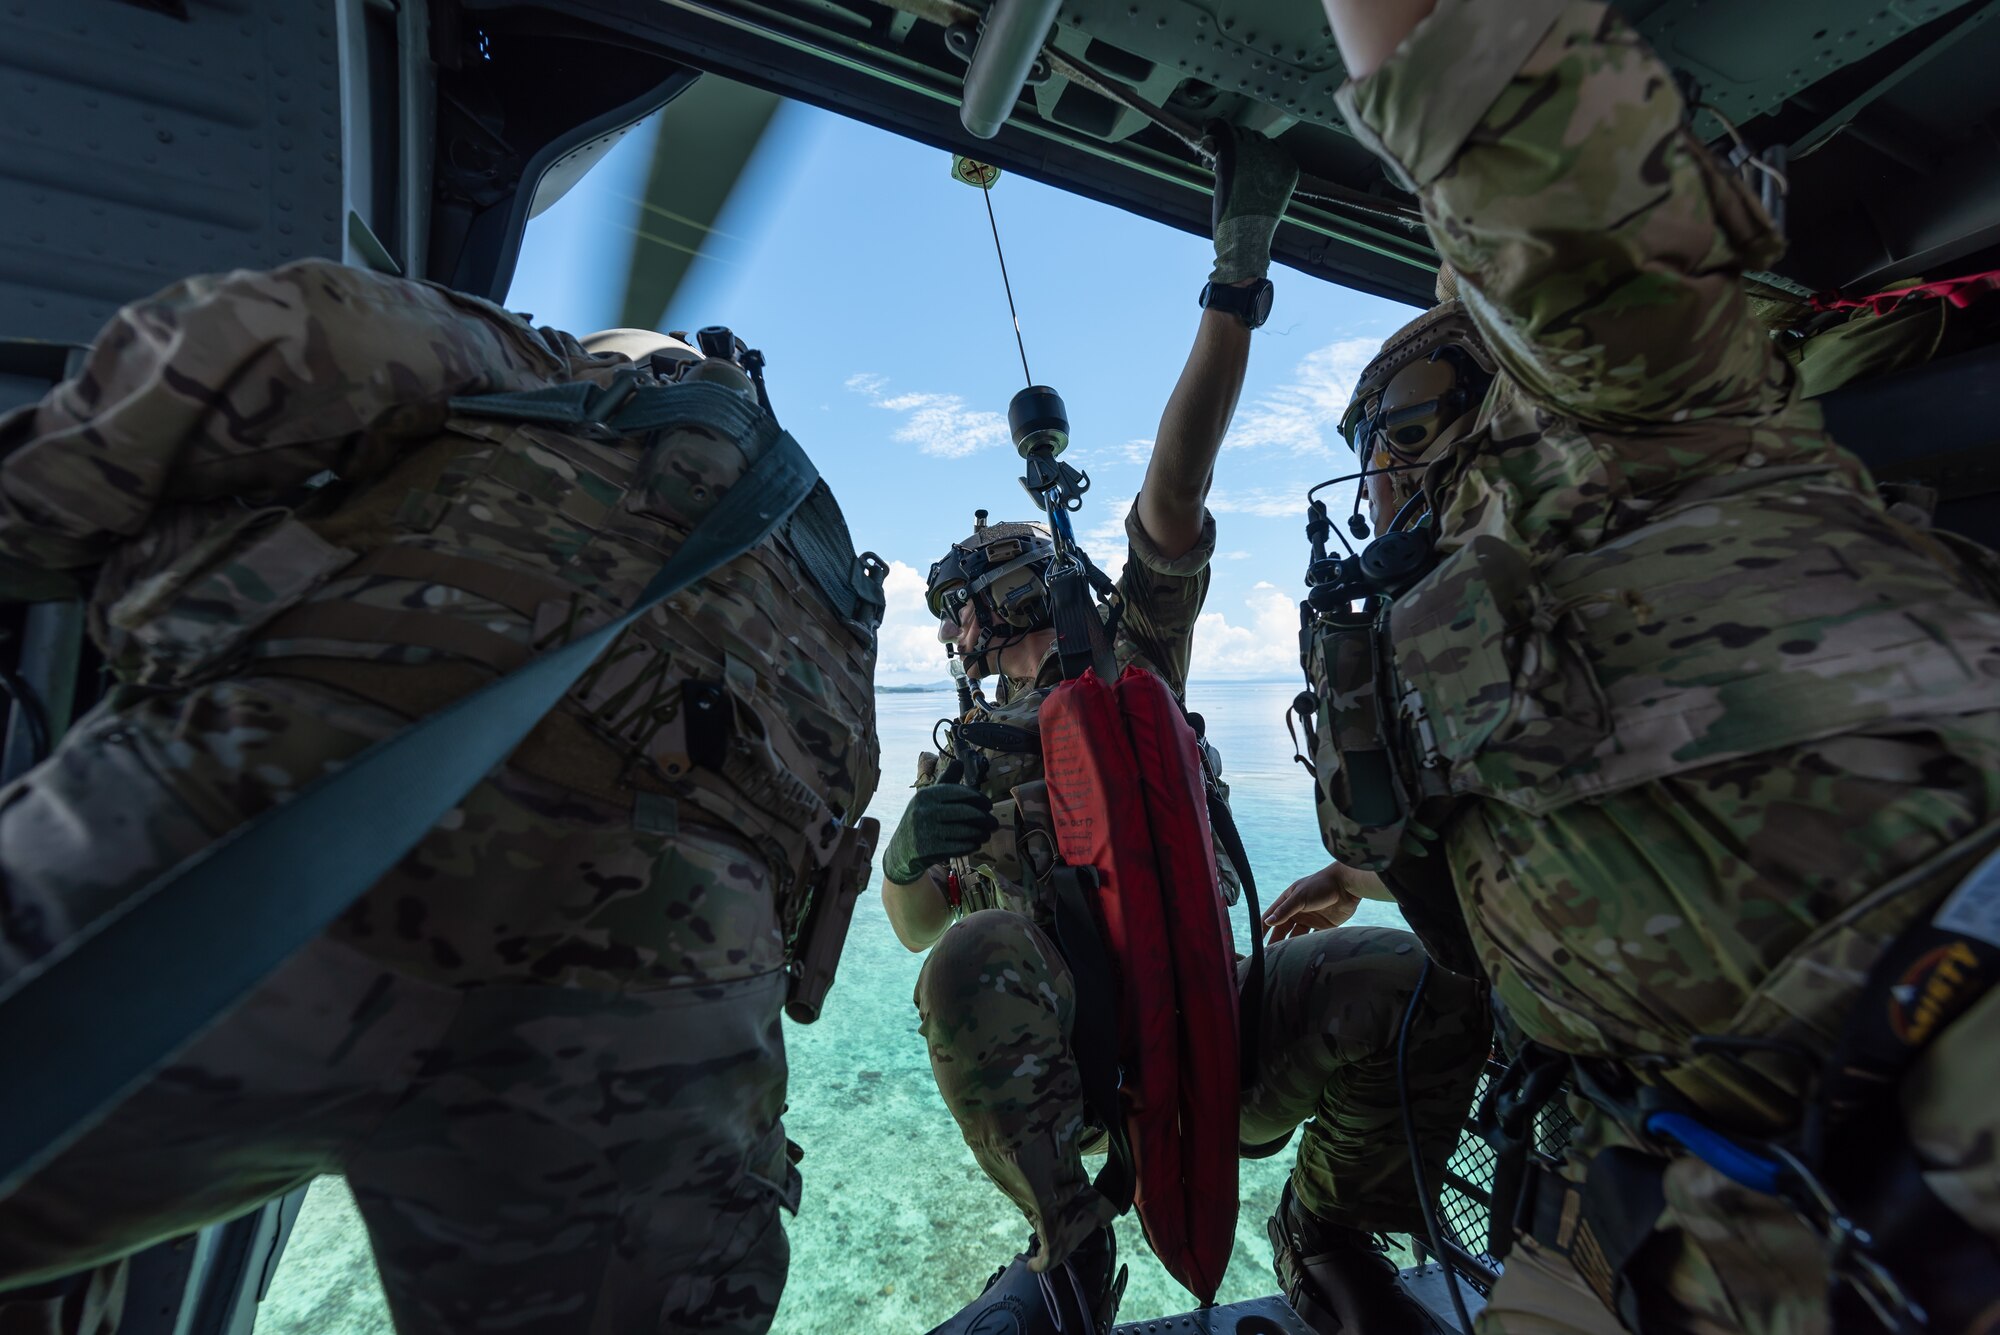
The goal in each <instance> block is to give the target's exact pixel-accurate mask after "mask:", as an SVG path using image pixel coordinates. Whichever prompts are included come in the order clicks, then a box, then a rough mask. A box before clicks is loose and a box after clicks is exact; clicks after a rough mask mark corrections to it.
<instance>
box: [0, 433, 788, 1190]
mask: <svg viewBox="0 0 2000 1335" xmlns="http://www.w3.org/2000/svg"><path fill="white" fill-rule="evenodd" d="M818 478H819V474H818V471H817V470H816V469H815V468H814V467H813V464H812V461H811V460H810V459H808V458H807V457H806V455H805V451H804V450H802V449H800V448H799V445H798V442H796V441H794V440H793V439H792V437H791V436H790V435H787V434H783V433H779V434H777V435H776V437H775V439H773V440H772V442H771V444H770V445H769V447H768V448H767V449H766V450H765V451H764V453H763V454H762V455H761V456H759V458H758V459H757V460H756V462H755V463H753V464H752V465H751V466H750V468H749V469H748V470H747V471H746V472H745V473H744V474H743V475H742V477H741V478H739V479H738V480H737V482H736V484H735V485H734V486H731V487H730V488H729V490H728V491H727V492H725V493H724V494H723V496H722V498H721V499H720V500H719V501H717V502H716V504H715V508H714V509H713V510H711V511H710V512H709V513H708V515H707V516H706V517H705V518H704V519H703V520H702V522H701V523H700V524H699V525H698V526H697V527H696V528H695V529H694V531H693V532H691V533H690V534H689V535H688V538H687V541H686V542H685V543H683V544H682V545H681V548H680V550H679V551H677V552H675V553H674V555H673V556H672V557H671V558H670V559H669V560H668V561H667V563H666V564H665V565H663V566H661V567H660V569H659V572H658V573H657V574H655V575H654V576H653V578H652V580H651V582H650V583H648V584H647V585H646V589H645V591H644V592H643V593H642V594H640V596H639V599H638V601H637V602H636V603H634V604H633V606H632V608H631V610H630V611H628V612H626V613H625V614H624V615H623V616H621V617H619V618H618V619H617V620H615V621H612V622H610V623H609V624H607V625H605V626H603V627H601V628H599V629H598V630H595V631H593V632H591V633H590V634H588V635H586V636H584V637H582V638H581V639H577V640H573V641H571V642H570V643H568V644H565V645H563V646H562V647H560V648H557V649H554V650H551V651H550V652H548V653H546V654H543V655H542V656H541V657H539V658H536V659H535V660H533V661H532V662H530V663H528V664H527V665H525V666H523V667H521V668H519V669H517V670H515V671H514V672H512V673H510V674H509V675H508V676H506V677H503V678H501V679H500V680H499V681H496V682H493V683H492V684H491V685H488V686H486V687H485V688H484V689H482V690H480V691H478V692H476V693H474V694H472V695H469V696H466V697H465V698H463V699H461V700H459V701H457V702H456V703H454V704H452V705H450V706H447V707H446V708H444V709H441V710H439V711H438V712H437V713H435V714H431V715H429V716H427V717H425V718H422V719H420V720H418V721H417V722H415V723H413V724H411V725H410V726H409V727H408V728H405V729H404V730H403V731H402V732H400V733H397V734H396V735H395V736H394V737H391V738H389V739H388V740H386V741H383V742H381V743H379V744H378V745H376V746H374V747H371V748H370V749H369V750H367V751H365V752H363V753H362V754H361V755H360V756H359V757H357V758H356V759H354V760H353V761H351V762H349V763H348V764H346V765H344V766H342V767H341V768H340V769H338V770H336V771H334V772H332V773H329V774H327V775H325V776H324V777H322V778H321V779H319V780H318V781H317V782H315V783H314V784H312V785H311V786H310V787H308V788H307V789H306V790H305V791H304V792H302V793H300V794H299V795H298V796H297V797H295V798H293V799H292V800H291V801H289V802H286V803H285V804H283V805H282V806H279V807H277V808H275V809H273V810H271V811H268V812H266V813H264V814H263V815H262V816H260V817H258V818H257V819H255V820H253V821H250V822H248V823H247V824H244V825H241V826H239V827H237V828H236V829H235V830H233V831H231V832H230V833H229V834H227V835H225V836H223V837H222V838H221V839H219V840H217V841H216V842H215V843H213V844H211V845H209V846H208V847H207V848H205V849H203V850H202V851H201V852H199V853H197V854H195V855H194V856H193V857H191V858H189V859H188V860H187V861H185V862H183V863H182V864H181V865H180V866H178V867H175V868H174V869H173V870H172V871H169V872H167V873H166V874H165V875H163V876H161V877H159V878H158V879H156V880H155V881H153V883H152V884H150V885H148V886H147V887H146V888H145V889H144V890H142V891H140V892H139V893H137V894H135V895H134V896H133V897H132V898H131V899H130V900H128V901H126V902H125V903H124V904H122V905H121V906H119V908H118V909H116V910H115V911H113V912H112V913H110V914H107V915H106V916H105V917H104V918H102V919H100V920H98V921H97V922H94V923H92V924H91V925H90V926H89V927H88V928H86V929H85V930H84V931H82V932H80V933H78V934H77V935H76V936H74V937H72V938H70V939H69V940H67V941H65V942H63V943H62V945H61V946H59V947H58V948H57V949H56V950H55V951H54V952H52V953H51V954H50V955H49V956H48V957H47V958H46V959H44V960H41V961H39V962H38V963H37V965H36V966H35V967H33V968H31V969H29V970H27V971H25V972H23V973H22V974H21V975H19V976H17V977H16V978H14V979H12V980H10V981H9V983H8V984H7V985H6V986H5V987H4V988H0V1196H5V1195H7V1194H8V1193H9V1192H11V1191H12V1190H13V1189H14V1188H15V1187H17V1186H18V1185H19V1184H20V1183H21V1182H22V1181H23V1180H24V1179H25V1178H26V1177H27V1176H28V1175H29V1174H30V1173H32V1172H33V1171H35V1169H37V1168H38V1167H40V1166H41V1165H42V1164H44V1163H46V1162H47V1161H48V1160H49V1159H50V1158H52V1157H53V1156H54V1155H55V1154H56V1153H57V1152H59V1151H60V1150H62V1149H63V1148H64V1147H65V1146H67V1145H68V1144H69V1143H70V1142H72V1141H73V1140H75V1139H76V1138H77V1137H78V1136H80V1135H81V1134H82V1133H83V1132H84V1131H86V1130H88V1129H89V1127H90V1126H91V1125H92V1124H93V1123H94V1122H95V1121H96V1120H97V1119H98V1118H99V1117H101V1116H102V1115H103V1114H104V1113H105V1112H107V1111H109V1110H110V1108H111V1107H113V1106H114V1105H115V1104H116V1103H117V1102H118V1101H119V1100H120V1099H121V1098H123V1097H124V1096H125V1095H127V1094H129V1093H130V1092H131V1091H132V1090H133V1089H135V1088H136V1087H137V1086H138V1085H139V1084H140V1083H142V1082H143V1081H144V1080H145V1079H146V1078H147V1076H148V1075H149V1074H150V1073H151V1072H152V1071H153V1070H154V1069H156V1068H157V1067H158V1066H160V1065H161V1064H162V1063H163V1062H165V1061H167V1060H169V1059H170V1058H171V1057H172V1056H173V1055H174V1054H175V1053H177V1052H179V1051H180V1050H181V1049H182V1048H184V1047H186V1046H187V1045H188V1044H189V1043H191V1042H192V1041H193V1040H194V1039H195V1038H197V1037H198V1036H199V1035H200V1034H201V1033H202V1032H203V1031H204V1030H206V1029H207V1028H208V1027H209V1026H211V1025H212V1024H214V1023H215V1022H216V1021H217V1020H218V1019H219V1018H221V1017H222V1015H223V1014H224V1013H226V1012H227V1011H228V1010H229V1009H230V1007H232V1006H234V1005H235V1004H236V1003H238V1002H240V1001H241V1000H243V998H244V997H246V996H248V995H249V994H250V993H251V991H252V990H253V989H255V988H256V987H257V985H258V984H259V983H261V982H263V981H264V979H265V978H267V977H268V976H269V975H270V974H271V973H272V972H273V971H274V970H276V969H277V968H278V966H279V965H281V964H283V963H284V962H285V960H286V959H288V958H289V957H290V956H291V955H292V954H293V953H294V952H296V951H297V950H299V949H300V948H301V947H302V946H304V945H306V943H308V942H309V941H311V940H312V939H313V938H314V937H315V936H317V935H318V934H319V933H320V932H321V931H322V930H323V929H324V928H325V927H326V926H327V924H328V923H330V922H332V921H333V920H334V919H335V918H336V917H338V916H339V915H340V914H341V912H343V911H344V910H345V909H346V908H347V907H348V905H349V904H350V903H352V902H353V901H354V899H355V898H356V897H357V896H359V895H360V894H361V893H362V892H363V891H364V890H366V889H367V888H368V887H369V886H371V885H373V884H374V883H375V882H376V881H377V880H379V879H380V878H381V877H382V876H383V874H384V873H386V872H387V871H388V870H389V869H390V868H391V867H393V866H394V865H395V864H396V862H397V861H398V860H400V859H401V858H402V857H403V855H404V854H405V853H407V852H408V851H409V850H410V849H411V848H413V847H415V846H416V844H417V843H418V841H419V840H421V839H422V838H423V837H424V835H425V834H426V833H428V832H429V831H430V829H431V827H432V826H434V825H435V824H437V822H438V821H439V820H441V819H442V818H443V817H444V816H445V814H446V813H447V812H449V811H450V810H451V808H452V807H453V806H454V805H456V804H457V802H458V801H459V799H460V798H462V797H463V796H464V795H465V794H466V793H467V792H469V791H471V789H472V788H473V787H475V786H476V785H477V784H478V783H479V781H480V780H481V779H483V778H484V777H485V776H486V775H487V774H488V773H489V772H490V771H491V770H492V769H493V768H494V767H495V766H497V765H499V764H500V763H501V762H502V761H503V760H505V759H506V758H507V756H508V755H509V754H510V753H511V752H512V751H513V750H514V748H515V747H516V746H518V745H519V744H520V742H521V740H522V739H523V738H525V737H526V736H527V735H528V733H529V732H530V731H531V730H533V728H534V727H535V725H536V724H537V723H538V722H540V720H541V718H542V716H543V715H544V714H546V713H548V711H549V710H550V709H552V708H554V707H555V705H556V703H557V702H558V701H559V700H561V699H562V697H563V695H564V693H565V692H567V691H568V690H569V688H570V686H571V684H572V683H574V682H575V681H576V679H577V678H578V677H580V676H581V675H583V673H584V671H585V670H586V669H587V668H589V666H590V665H591V663H592V661H593V660H595V659H596V658H597V656H598V655H599V654H600V653H601V652H603V650H604V649H605V648H606V646H608V645H609V644H610V643H611V642H612V641H613V640H615V639H617V638H618V636H619V635H620V634H621V633H622V632H623V631H624V630H625V629H626V628H627V627H628V626H630V625H631V624H632V623H633V622H634V621H636V620H638V619H639V618H640V617H641V616H643V615H645V614H646V613H647V612H649V611H651V610H652V609H653V608H654V607H657V606H658V605H659V604H660V603H662V602H664V601H665V600H666V599H667V598H670V597H672V596H673V595H674V594H675V593H677V592H679V591H680V590H682V589H685V588H687V587H688V586H689V585H690V584H693V583H695V582H696V581H697V580H700V579H702V578H703V577H704V576H706V575H708V574H710V573H712V572H713V571H715V570H717V569H718V568H720V567H721V566H723V565H726V564H727V563H728V562H730V561H732V560H734V559H736V558H737V557H739V556H741V555H743V554H744V553H745V552H747V551H749V550H750V549H751V548H753V547H755V546H757V544H759V543H760V542H762V541H763V540H764V539H765V538H766V537H767V536H769V535H770V534H771V533H772V532H773V531H774V530H776V529H777V527H778V526H779V525H780V524H782V523H783V522H784V521H785V519H786V517H787V516H789V515H790V514H791V513H792V512H793V511H794V510H796V509H798V507H799V506H800V505H801V504H802V503H803V502H804V501H805V499H806V498H807V496H808V495H809V494H811V492H812V490H813V487H814V484H815V483H816V482H817V481H818Z"/></svg>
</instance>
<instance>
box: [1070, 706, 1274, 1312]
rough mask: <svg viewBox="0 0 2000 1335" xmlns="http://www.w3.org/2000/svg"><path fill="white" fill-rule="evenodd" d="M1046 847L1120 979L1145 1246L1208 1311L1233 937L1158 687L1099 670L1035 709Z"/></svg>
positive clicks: (1122, 1044) (1220, 1213)
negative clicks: (1079, 870) (1060, 864)
mask: <svg viewBox="0 0 2000 1335" xmlns="http://www.w3.org/2000/svg"><path fill="white" fill-rule="evenodd" d="M1041 736H1042V755H1043V764H1044V772H1045V776H1046V778H1047V780H1048V792H1049V807H1050V812H1051V815H1052V817H1053V820H1054V823H1055V830H1056V845H1057V849H1058V851H1059V852H1060V853H1061V854H1062V858H1063V861H1064V862H1067V863H1069V864H1070V865H1071V866H1089V867H1092V868H1094V869H1095V870H1096V872H1097V875H1098V880H1099V890H1098V895H1097V909H1098V915H1099V920H1100V924H1101V925H1102V927H1103V929H1104V937H1105V944H1106V946H1107V948H1108V949H1109V951H1110V954H1111V957H1112V961H1113V964H1114V967H1115V968H1116V969H1117V971H1118V975H1119V976H1118V980H1117V982H1118V987H1119V1054H1120V1064H1121V1066H1122V1067H1123V1075H1124V1083H1123V1084H1122V1086H1121V1088H1120V1093H1121V1095H1122V1097H1123V1103H1124V1112H1125V1130H1126V1135H1127V1138H1128V1139H1129V1141H1130V1143H1131V1149H1132V1161H1133V1170H1134V1175H1135V1176H1136V1179H1137V1182H1136V1186H1135V1191H1134V1203H1135V1205H1136V1206H1137V1208H1138V1212H1139V1222H1140V1224H1141V1225H1142V1226H1143V1228H1144V1229H1145V1232H1146V1241H1147V1242H1148V1243H1149V1244H1151V1246H1152V1248H1153V1251H1154V1253H1155V1254H1156V1255H1157V1256H1158V1257H1159V1258H1160V1262H1161V1264H1163V1265H1164V1266H1166V1268H1167V1270H1168V1272H1169V1273H1170V1274H1172V1275H1173V1276H1174V1278H1175V1279H1177V1280H1179V1281H1180V1282H1181V1284H1183V1285H1184V1286H1186V1288H1187V1289H1188V1291H1189V1292H1191V1293H1193V1294H1194V1295H1195V1297H1196V1298H1197V1299H1199V1300H1200V1301H1201V1302H1203V1303H1207V1302H1210V1301H1212V1300H1213V1298H1214V1297H1215V1293H1216V1290H1217V1289H1218V1288H1220V1287H1221V1284H1222V1276H1223V1272H1224V1270H1225V1269H1226V1268H1227V1267H1228V1264H1229V1253H1230V1249H1231V1246H1232V1244H1233V1242H1234V1240H1235V1235H1236V1206H1237V1176H1236V1172H1237V1120H1238V1106H1239V1093H1240V1091H1239V1083H1238V1055H1239V1051H1238V1042H1239V1040H1238V1033H1237V1010H1236V1007H1237V999H1236V964H1235V943H1234V940H1233V938H1232V936H1231V933H1230V928H1229V919H1228V911H1227V908H1226V906H1225V905H1224V903H1223V900H1222V894H1221V889H1220V881H1219V878H1218V876H1217V872H1216V865H1215V851H1214V843H1213V840H1212V837H1211V835H1210V831H1209V822H1208V808H1207V804H1206V790H1205V786H1204V782H1203V776H1202V768H1201V757H1200V753H1199V751H1198V749H1197V747H1196V744H1195V737H1194V732H1193V730H1192V729H1190V728H1189V727H1188V725H1187V722H1186V720H1185V719H1184V718H1183V717H1182V715H1181V710H1180V706H1179V705H1178V704H1177V703H1176V702H1175V700H1174V697H1173V694H1172V693H1171V692H1170V691H1169V690H1168V689H1167V687H1166V684H1165V683H1164V682H1162V681H1161V680H1160V679H1159V678H1158V677H1156V676H1154V675H1153V674H1152V673H1150V672H1146V671H1143V670H1141V669H1138V668H1129V667H1128V668H1127V669H1125V671H1124V673H1123V674H1122V675H1121V676H1120V677H1119V680H1118V685H1117V687H1116V688H1115V689H1114V688H1112V687H1110V686H1107V685H1106V684H1105V683H1104V682H1103V681H1102V680H1101V679H1099V677H1098V676H1097V674H1096V673H1095V672H1085V673H1084V674H1083V675H1082V676H1081V677H1079V678H1077V679H1075V680H1072V681H1066V682H1063V683H1062V684H1061V685H1059V686H1057V687H1056V688H1055V689H1054V690H1052V691H1050V692H1049V695H1048V698H1047V699H1046V700H1044V701H1043V702H1042V706H1041Z"/></svg>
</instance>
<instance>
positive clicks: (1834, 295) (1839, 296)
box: [1812, 269, 2000, 315]
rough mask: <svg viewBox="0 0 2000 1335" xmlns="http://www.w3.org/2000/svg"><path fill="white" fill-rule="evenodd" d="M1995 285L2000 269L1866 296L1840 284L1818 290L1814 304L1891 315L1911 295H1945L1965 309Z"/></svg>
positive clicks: (1999, 283) (1999, 282) (1819, 308)
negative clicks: (1842, 288)
mask: <svg viewBox="0 0 2000 1335" xmlns="http://www.w3.org/2000/svg"><path fill="white" fill-rule="evenodd" d="M1995 289H2000V269H1989V270H1987V271H1986V272H1985V273H1975V274H1966V275H1965V276H1963V277H1961V278H1940V279H1938V280H1937V281H1936V282H1935V283H1917V284H1915V285H1914V286H1911V287H1899V288H1897V289H1895V290H1894V291H1891V292H1873V293H1870V294H1869V295H1867V296H1865V297H1850V296H1847V295H1845V294H1844V293H1842V292H1841V291H1840V290H1839V289H1838V288H1836V289H1835V290H1833V291H1831V292H1819V293H1815V294H1814V296H1813V299H1812V308H1813V309H1814V310H1816V311H1852V310H1864V309H1865V310H1868V311H1871V312H1873V313H1874V314H1876V315H1887V314H1888V313H1889V312H1890V311H1893V310H1895V309H1896V307H1898V306H1900V305H1902V304H1903V301H1904V299H1905V298H1907V297H1942V298H1943V299H1944V300H1946V301H1948V302H1950V303H1951V304H1952V305H1954V306H1956V307H1958V308H1959V309H1961V310H1963V309H1964V308H1965V307H1967V306H1970V305H1971V304H1972V303H1973V300H1974V299H1975V298H1977V297H1980V296H1983V295H1984V294H1986V293H1988V292H1991V291H1994V290H1995Z"/></svg>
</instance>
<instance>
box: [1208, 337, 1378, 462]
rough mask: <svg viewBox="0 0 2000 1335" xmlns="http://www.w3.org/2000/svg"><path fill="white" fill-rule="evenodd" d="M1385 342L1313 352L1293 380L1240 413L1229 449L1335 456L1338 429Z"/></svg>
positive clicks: (1343, 343)
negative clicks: (1363, 372)
mask: <svg viewBox="0 0 2000 1335" xmlns="http://www.w3.org/2000/svg"><path fill="white" fill-rule="evenodd" d="M1381 346H1382V343H1381V340H1379V339H1373V338H1343V339H1341V340H1340V341H1339V342H1337V343H1329V344H1328V345H1327V346H1325V347H1323V348H1320V349H1318V350H1317V351H1314V352H1309V353H1307V354H1306V355H1305V357H1303V358H1302V359H1300V361H1299V364H1298V366H1296V367H1295V368H1293V371H1292V378H1291V379H1290V380H1288V381H1287V382H1286V383H1284V384H1282V385H1279V386H1278V387H1277V388H1275V389H1273V390H1271V391H1270V393H1268V394H1266V395H1264V396H1263V397H1262V398H1260V399H1258V400H1257V402H1255V403H1253V404H1251V405H1250V407H1249V408H1248V409H1247V410H1245V411H1243V412H1241V413H1239V414H1238V415H1237V418H1236V422H1235V425H1234V426H1232V427H1231V428H1230V431H1229V438H1228V439H1227V440H1226V441H1224V442H1223V443H1224V445H1225V446H1226V447H1227V448H1229V449H1257V448H1265V447H1269V448H1274V449H1281V450H1285V451H1288V452H1289V453H1292V454H1331V453H1333V452H1334V450H1335V448H1336V447H1338V448H1340V449H1342V450H1345V448H1346V446H1345V444H1344V443H1342V442H1340V440H1339V436H1338V434H1337V429H1338V427H1339V425H1340V418H1341V414H1342V413H1344V412H1346V411H1347V401H1348V400H1349V399H1350V398H1352V397H1353V394H1354V382H1355V380H1356V378H1358V377H1359V376H1360V374H1361V368H1363V367H1364V366H1366V365H1368V362H1369V360H1370V359H1371V358H1373V357H1374V356H1375V354H1376V353H1377V352H1378V351H1380V349H1381Z"/></svg>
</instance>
